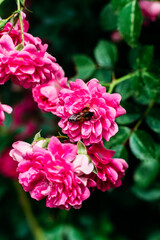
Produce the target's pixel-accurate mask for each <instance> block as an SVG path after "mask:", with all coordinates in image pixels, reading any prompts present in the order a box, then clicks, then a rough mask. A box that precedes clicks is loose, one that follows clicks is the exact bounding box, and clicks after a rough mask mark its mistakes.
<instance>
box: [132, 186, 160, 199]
mask: <svg viewBox="0 0 160 240" xmlns="http://www.w3.org/2000/svg"><path fill="white" fill-rule="evenodd" d="M132 191H133V192H134V194H135V195H136V196H137V197H139V198H141V199H143V200H145V201H156V200H160V188H153V189H151V190H142V189H140V188H138V187H133V188H132Z"/></svg>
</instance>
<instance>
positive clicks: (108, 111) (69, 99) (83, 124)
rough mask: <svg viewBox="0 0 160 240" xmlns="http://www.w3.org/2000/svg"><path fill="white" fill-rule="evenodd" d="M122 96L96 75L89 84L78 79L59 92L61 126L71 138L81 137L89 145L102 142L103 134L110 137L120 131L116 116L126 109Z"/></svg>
mask: <svg viewBox="0 0 160 240" xmlns="http://www.w3.org/2000/svg"><path fill="white" fill-rule="evenodd" d="M120 100H121V96H120V94H118V93H114V94H110V93H106V88H105V87H102V86H101V84H99V83H98V80H97V79H91V80H90V81H89V82H88V83H87V84H86V83H84V82H83V81H82V80H81V79H77V80H76V81H75V82H70V87H69V88H68V89H67V88H65V89H62V90H61V91H60V93H59V103H58V106H57V113H56V115H57V116H59V117H60V118H61V120H60V122H59V126H60V127H61V128H62V132H63V133H64V134H67V135H68V137H69V138H70V141H72V142H77V141H79V140H80V139H82V140H83V142H84V144H85V145H90V144H93V143H98V142H100V141H101V140H102V137H103V138H104V139H105V140H106V141H109V139H110V137H112V136H114V135H115V134H116V133H117V131H118V126H117V124H116V123H115V118H116V117H119V116H121V115H123V114H125V113H126V111H125V109H124V108H122V107H121V106H120Z"/></svg>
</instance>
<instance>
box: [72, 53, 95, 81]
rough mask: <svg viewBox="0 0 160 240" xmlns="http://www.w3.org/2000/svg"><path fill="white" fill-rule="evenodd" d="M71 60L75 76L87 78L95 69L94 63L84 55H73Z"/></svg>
mask: <svg viewBox="0 0 160 240" xmlns="http://www.w3.org/2000/svg"><path fill="white" fill-rule="evenodd" d="M73 60H74V63H75V66H76V71H77V74H76V76H75V78H82V79H86V78H89V77H90V76H91V75H92V74H93V73H94V71H95V70H96V65H95V63H94V62H93V60H92V59H91V58H90V57H88V56H86V55H75V56H74V57H73Z"/></svg>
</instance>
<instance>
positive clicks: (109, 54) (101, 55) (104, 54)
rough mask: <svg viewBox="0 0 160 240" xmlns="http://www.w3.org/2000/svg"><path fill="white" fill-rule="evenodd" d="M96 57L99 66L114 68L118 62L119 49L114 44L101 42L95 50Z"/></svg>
mask: <svg viewBox="0 0 160 240" xmlns="http://www.w3.org/2000/svg"><path fill="white" fill-rule="evenodd" d="M94 55H95V58H96V61H97V63H98V64H99V66H101V67H107V68H112V67H113V66H114V64H115V62H116V61H117V48H116V46H115V45H114V44H113V43H110V42H108V41H105V40H100V41H99V43H98V45H97V46H96V48H95V50H94Z"/></svg>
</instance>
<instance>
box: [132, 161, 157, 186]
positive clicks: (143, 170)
mask: <svg viewBox="0 0 160 240" xmlns="http://www.w3.org/2000/svg"><path fill="white" fill-rule="evenodd" d="M158 172H159V162H158V161H157V160H152V161H150V162H143V163H141V164H140V166H139V167H138V168H137V169H136V171H135V173H134V180H135V183H136V185H137V186H138V187H141V188H147V187H148V186H149V185H150V184H151V183H152V181H153V180H154V179H155V177H156V176H157V174H158Z"/></svg>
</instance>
